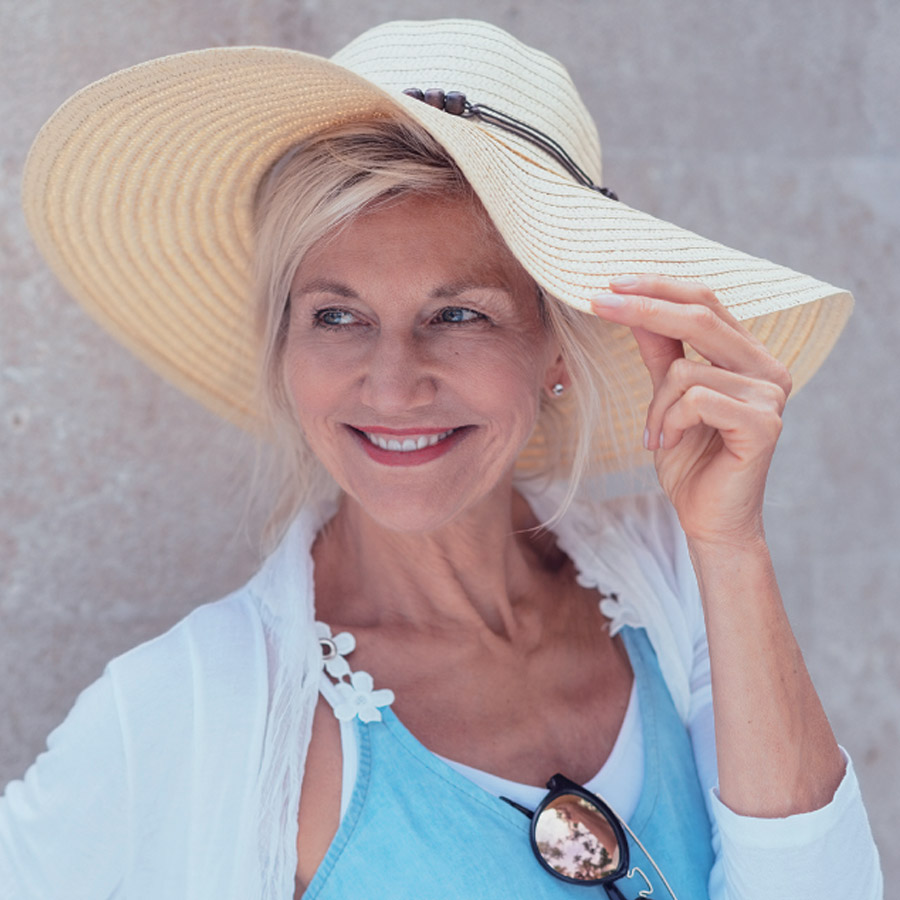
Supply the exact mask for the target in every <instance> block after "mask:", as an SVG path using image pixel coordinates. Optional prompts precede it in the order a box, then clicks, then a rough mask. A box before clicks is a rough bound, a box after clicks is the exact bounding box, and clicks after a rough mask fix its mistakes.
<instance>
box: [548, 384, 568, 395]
mask: <svg viewBox="0 0 900 900" xmlns="http://www.w3.org/2000/svg"><path fill="white" fill-rule="evenodd" d="M564 390H565V387H563V385H561V384H560V383H559V382H558V381H557V382H556V384H554V385H553V387H552V388H550V393H551V394H553V396H554V397H561V396H562V393H563V391H564Z"/></svg>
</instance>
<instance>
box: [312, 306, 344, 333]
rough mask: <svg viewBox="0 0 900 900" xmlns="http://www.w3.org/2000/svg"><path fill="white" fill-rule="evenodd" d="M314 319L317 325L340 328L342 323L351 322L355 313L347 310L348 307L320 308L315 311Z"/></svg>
mask: <svg viewBox="0 0 900 900" xmlns="http://www.w3.org/2000/svg"><path fill="white" fill-rule="evenodd" d="M313 321H314V322H315V324H316V325H322V326H324V327H326V328H340V327H341V326H342V325H349V324H351V322H352V321H353V314H352V313H349V312H347V310H346V309H334V308H329V309H319V310H316V312H315V313H313Z"/></svg>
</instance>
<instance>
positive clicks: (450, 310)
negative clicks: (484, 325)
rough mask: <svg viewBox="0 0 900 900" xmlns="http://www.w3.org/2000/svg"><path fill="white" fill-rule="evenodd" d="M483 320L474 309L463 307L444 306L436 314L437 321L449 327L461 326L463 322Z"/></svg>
mask: <svg viewBox="0 0 900 900" xmlns="http://www.w3.org/2000/svg"><path fill="white" fill-rule="evenodd" d="M483 318H485V317H484V316H483V315H482V314H481V313H480V312H475V310H474V309H466V308H465V307H464V306H446V307H444V309H442V310H441V311H440V312H439V313H438V319H439V320H440V321H441V322H446V323H448V324H451V325H461V324H463V323H464V322H475V321H477V320H478V319H483Z"/></svg>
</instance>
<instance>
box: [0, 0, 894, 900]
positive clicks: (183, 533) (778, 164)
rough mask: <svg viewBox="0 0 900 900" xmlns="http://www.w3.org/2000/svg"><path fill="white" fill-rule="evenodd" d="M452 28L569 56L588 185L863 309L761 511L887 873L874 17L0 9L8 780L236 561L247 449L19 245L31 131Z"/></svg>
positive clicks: (180, 6)
mask: <svg viewBox="0 0 900 900" xmlns="http://www.w3.org/2000/svg"><path fill="white" fill-rule="evenodd" d="M448 14H453V15H461V16H477V17H481V18H486V19H489V20H490V21H493V22H495V23H497V24H498V25H501V26H503V27H505V28H507V29H509V30H511V31H512V32H513V33H515V34H516V35H517V36H519V37H520V38H521V39H523V40H524V41H526V42H528V43H532V44H535V45H537V46H540V47H542V48H544V49H546V50H547V51H548V52H550V53H551V54H553V55H554V56H556V57H558V58H560V59H562V60H563V61H564V62H565V63H566V64H567V65H568V66H569V68H570V70H571V72H572V74H573V77H574V78H575V80H576V82H577V83H578V84H579V85H580V87H581V88H582V90H583V92H584V94H585V96H586V99H587V101H588V105H589V106H590V107H591V109H592V110H593V112H594V114H595V116H596V118H597V120H598V124H599V127H600V133H601V136H602V137H603V139H604V149H605V159H606V173H605V174H606V179H605V180H606V183H608V184H610V185H611V186H613V187H614V188H615V189H617V190H618V191H619V192H620V193H621V194H622V195H623V197H624V199H625V200H626V201H627V202H628V203H630V204H631V205H634V206H638V207H641V208H644V209H647V210H648V211H651V212H653V213H655V214H657V215H660V216H663V217H665V218H670V219H672V220H674V221H676V222H678V223H679V224H681V225H684V226H686V227H689V228H692V229H694V230H696V231H699V232H700V233H702V234H707V235H710V236H713V237H716V238H717V239H719V240H721V241H723V242H725V243H730V244H733V245H735V246H738V247H740V248H742V249H745V250H747V251H749V252H752V253H755V254H757V255H760V256H766V257H771V258H773V259H776V260H777V261H779V262H782V263H784V264H786V265H789V266H792V267H794V268H797V269H800V270H801V271H809V272H810V273H812V274H815V275H817V276H819V277H821V278H823V279H824V280H827V281H830V282H832V283H835V284H840V285H846V286H848V287H850V288H851V289H852V290H853V291H854V292H855V294H856V296H857V300H858V307H857V312H856V314H855V316H854V318H853V319H852V321H851V323H850V325H849V327H848V329H847V331H846V333H845V335H844V337H843V338H842V340H841V342H840V343H839V345H838V349H837V351H836V352H835V353H834V354H833V356H832V358H831V359H830V360H829V361H828V363H827V364H826V365H825V367H824V368H823V369H822V371H821V372H820V373H819V375H818V376H817V377H816V378H815V379H814V380H813V382H812V384H811V386H810V387H809V388H807V389H806V390H805V391H804V392H803V394H801V395H800V396H799V398H798V399H796V400H795V401H794V402H793V403H792V405H791V406H790V407H789V411H788V416H787V427H786V431H785V434H784V438H783V445H782V447H781V451H780V455H779V456H778V458H777V460H776V463H775V467H774V471H773V474H772V479H771V483H770V491H769V507H770V508H769V517H768V523H769V533H770V537H771V539H772V543H773V546H774V552H775V555H776V561H777V564H778V569H779V572H780V575H781V579H782V584H783V588H784V592H785V595H786V598H787V604H788V607H789V611H790V613H791V616H792V619H793V622H794V624H795V627H796V630H797V632H798V635H799V638H800V641H801V644H802V645H803V647H804V649H805V652H806V655H807V658H808V661H809V664H810V667H811V669H812V672H813V675H814V677H815V679H816V682H817V684H818V686H819V689H820V691H821V694H822V696H823V699H824V702H825V705H826V708H827V709H828V711H829V713H830V716H831V718H832V721H833V723H834V726H835V729H836V731H837V732H838V734H839V736H840V739H841V740H842V742H843V743H844V744H845V745H846V746H847V747H848V748H849V750H850V751H851V753H852V755H853V756H854V758H855V760H856V764H857V767H858V769H859V772H860V777H861V780H862V783H863V790H864V792H865V794H866V796H867V799H868V803H869V809H870V815H871V818H872V822H873V826H874V828H875V831H876V835H877V836H878V838H879V842H880V846H881V851H882V855H883V861H884V867H885V875H886V882H887V884H888V885H892V884H896V883H897V881H898V880H900V849H898V845H897V843H896V841H895V840H894V838H895V836H896V834H897V833H898V831H900V765H898V759H900V652H898V651H900V616H898V612H897V592H898V584H900V577H898V576H900V553H898V550H897V545H898V543H900V502H898V501H900V470H898V466H897V445H898V438H900V426H898V416H897V399H896V398H897V388H898V384H900V377H898V376H900V364H898V359H900V353H898V347H900V316H898V313H897V309H896V303H897V291H898V267H897V259H896V252H892V251H893V250H894V248H895V247H897V246H900V113H898V110H897V86H898V85H900V52H898V49H897V48H898V47H900V4H897V3H896V2H895V0H854V2H852V3H851V2H849V0H847V2H836V0H833V2H827V3H822V2H820V0H792V2H791V3H784V2H782V0H732V2H730V3H727V4H712V3H709V2H705V0H678V2H675V0H630V2H627V3H626V2H623V0H618V2H616V0H603V2H597V0H554V2H553V3H552V4H549V3H546V2H539V0H523V2H518V3H517V2H505V0H457V2H456V3H455V4H449V5H448V4H447V3H446V2H444V0H441V2H435V0H368V2H362V0H359V2H354V0H294V2H289V0H255V2H254V0H243V2H242V0H216V2H211V0H192V2H190V3H178V2H176V0H148V2H130V3H127V4H124V3H121V2H119V0H115V2H113V0H82V2H79V3H77V4H72V3H65V2H63V0H29V2H28V3H20V2H13V0H0V17H2V22H0V34H2V44H3V46H2V52H0V72H2V84H3V92H2V97H0V121H2V122H3V128H4V131H3V137H2V139H0V140H2V147H0V153H2V164H0V180H2V182H0V229H2V231H0V248H2V249H0V252H2V269H0V276H2V279H3V281H2V305H0V466H2V478H0V785H2V784H3V783H5V782H6V781H7V780H8V779H9V778H12V777H15V776H18V775H20V774H21V773H22V771H23V770H24V768H25V767H26V766H27V764H28V763H29V762H30V761H31V759H32V758H33V757H34V756H35V755H36V753H38V752H39V751H40V749H41V747H42V745H43V740H44V737H45V736H46V734H47V732H48V731H49V730H50V729H51V728H52V727H53V726H54V725H55V724H56V723H57V722H58V721H59V720H60V719H61V718H62V717H63V716H64V714H65V712H66V710H67V709H68V708H69V706H70V705H71V703H72V701H73V700H74V698H75V696H76V695H77V693H78V691H79V690H80V689H81V688H82V687H84V686H85V685H86V684H88V683H89V682H90V681H91V680H93V679H94V678H95V677H96V676H97V675H98V674H99V673H100V671H101V668H102V666H103V664H104V663H105V661H106V660H107V659H109V658H110V657H111V656H112V655H114V654H117V653H119V652H121V651H123V650H125V649H127V648H128V647H131V646H133V645H134V644H135V643H137V642H139V641H142V640H144V639H146V638H148V637H151V636H152V635H154V634H156V633H158V632H159V631H161V630H163V629H164V628H166V627H168V626H169V625H170V624H171V623H173V622H174V621H176V620H177V619H178V618H179V617H181V616H182V615H183V614H184V613H186V612H187V611H188V610H189V609H191V608H192V607H193V606H194V605H196V604H198V603H200V602H203V601H205V600H209V599H214V598H215V597H217V596H219V595H221V594H223V593H225V592H226V591H228V590H229V589H230V588H232V587H234V586H236V585H238V584H239V583H240V582H241V581H242V580H243V579H244V578H245V577H246V576H247V575H248V574H249V573H250V571H251V570H252V568H253V566H254V563H255V559H256V553H255V550H254V548H255V538H254V533H255V532H254V525H253V519H252V517H251V519H250V524H249V525H242V524H241V522H242V516H243V512H244V496H245V495H244V484H245V477H244V476H245V473H246V471H247V469H248V462H249V460H250V459H252V448H249V447H248V446H247V444H246V442H245V441H244V440H242V439H241V437H240V436H239V435H237V434H236V433H235V432H234V431H233V430H232V429H231V428H229V427H228V426H224V425H222V424H220V423H218V422H217V421H215V420H214V419H213V418H212V417H211V416H210V415H208V414H207V413H205V412H204V411H203V410H202V409H199V408H197V407H195V406H194V405H193V404H192V403H191V402H189V401H188V400H186V399H183V398H182V397H181V396H180V395H178V394H177V393H176V392H175V391H174V390H173V389H171V388H169V387H168V386H167V385H165V384H163V383H162V382H161V381H159V379H157V378H156V377H155V376H154V375H151V374H150V373H148V372H146V371H144V370H143V369H142V368H141V366H140V365H139V364H138V363H137V362H135V361H134V360H132V359H131V358H130V357H129V356H128V355H127V354H126V353H125V352H124V351H122V350H120V349H119V348H118V347H117V346H116V345H115V344H113V343H112V342H111V341H110V340H109V339H108V338H107V337H106V336H105V335H104V334H103V333H101V332H100V330H99V329H98V328H97V327H96V326H94V325H93V323H92V322H90V321H89V320H87V319H86V318H85V316H84V315H83V314H82V313H81V312H80V311H79V310H78V309H77V308H76V306H75V305H74V304H73V303H72V302H71V301H70V300H69V299H67V297H66V296H65V295H64V294H63V293H62V291H61V289H60V288H59V287H58V285H57V284H56V283H55V282H54V280H53V278H52V277H51V276H50V275H49V274H48V273H47V271H46V270H45V268H44V267H43V265H42V263H41V260H40V259H39V258H38V257H37V254H36V252H35V251H34V249H33V248H32V246H31V243H30V241H29V238H28V236H27V234H26V232H25V226H24V223H23V220H22V216H21V213H20V211H19V207H18V190H19V179H20V173H21V169H22V164H23V162H24V158H25V154H26V151H27V149H28V146H29V143H30V141H31V139H32V137H33V136H34V134H35V133H36V132H37V130H38V128H39V126H40V125H41V124H42V123H43V121H44V120H45V119H46V118H47V117H48V116H49V114H50V113H51V112H52V111H53V110H54V109H55V108H56V106H57V105H58V104H59V103H60V102H62V101H63V100H64V99H65V98H66V97H67V96H69V95H70V94H71V93H72V92H73V91H74V90H75V89H77V88H79V87H81V86H82V85H84V84H86V83H88V82H90V81H93V80H95V79H97V78H99V77H101V76H103V75H105V74H107V73H108V72H110V71H113V70H114V69H117V68H121V67H124V66H128V65H131V64H133V63H137V62H140V61H143V60H145V59H148V58H151V57H154V56H160V55H164V54H167V53H174V52H178V51H181V50H187V49H193V48H197V47H203V46H210V45H224V44H249V43H257V44H276V45H284V46H292V47H296V48H298V49H303V50H311V51H314V52H318V53H323V54H330V53H331V52H333V51H334V50H336V49H338V48H339V47H340V46H342V45H343V44H344V43H345V42H346V41H348V40H349V39H350V38H351V37H353V36H355V35H356V34H357V33H359V32H360V31H362V30H363V29H364V28H366V27H369V26H370V25H374V24H376V23H378V22H380V21H384V20H385V19H389V18H397V17H409V18H426V17H438V16H443V15H448ZM890 890H891V888H889V891H890ZM889 896H890V894H889ZM895 896H896V895H895Z"/></svg>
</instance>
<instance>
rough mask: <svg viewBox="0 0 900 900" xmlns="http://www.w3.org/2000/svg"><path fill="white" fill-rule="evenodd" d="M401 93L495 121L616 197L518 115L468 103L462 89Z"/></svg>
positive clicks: (594, 187) (579, 177) (578, 178)
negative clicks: (597, 183)
mask: <svg viewBox="0 0 900 900" xmlns="http://www.w3.org/2000/svg"><path fill="white" fill-rule="evenodd" d="M403 93H404V94H406V95H407V96H408V97H413V98H414V99H416V100H421V101H423V102H424V103H427V104H428V105H429V106H433V107H435V108H436V109H442V110H444V112H447V113H450V115H452V116H461V117H462V118H465V119H470V118H471V119H475V118H477V119H482V120H483V121H485V122H487V123H489V124H490V125H495V126H496V127H497V128H502V129H503V130H504V131H508V132H510V133H511V134H515V135H518V136H519V137H522V138H525V140H527V141H531V143H532V144H535V145H537V146H538V147H540V148H541V149H542V150H544V151H545V152H547V153H549V154H550V156H552V157H553V158H554V159H555V160H556V161H557V162H558V163H559V164H560V165H561V166H562V167H563V168H564V169H565V170H566V171H567V172H568V173H569V174H570V175H571V176H572V177H573V178H574V179H575V180H576V181H577V182H578V183H579V184H582V185H584V186H585V187H588V188H590V189H591V190H593V191H597V192H598V193H600V194H603V196H604V197H609V199H610V200H618V199H619V198H618V196H617V195H616V194H615V193H614V192H613V191H611V190H610V189H609V188H606V187H600V186H598V185H596V184H594V182H593V181H591V179H590V177H589V176H588V175H587V173H586V172H585V171H584V169H582V168H581V166H579V165H578V163H576V162H575V160H574V159H572V157H571V156H569V154H568V153H566V151H565V149H564V148H563V147H562V145H561V144H559V143H558V142H557V141H555V140H553V138H552V137H550V135H548V134H545V133H544V132H543V131H539V130H538V129H537V128H535V127H534V126H532V125H529V124H528V123H527V122H523V121H522V120H521V119H516V118H514V117H513V116H510V115H508V114H507V113H504V112H500V110H498V109H494V108H493V107H491V106H486V105H485V104H483V103H470V102H469V101H468V100H467V99H466V95H465V94H464V93H462V91H447V92H446V93H445V92H444V91H443V90H442V89H441V88H429V89H428V90H427V91H423V90H421V89H420V88H407V89H406V90H405V91H404V92H403Z"/></svg>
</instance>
